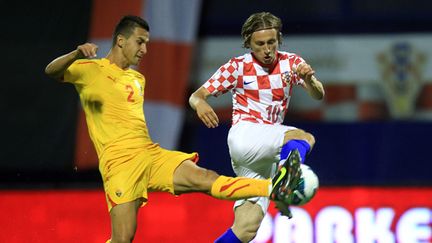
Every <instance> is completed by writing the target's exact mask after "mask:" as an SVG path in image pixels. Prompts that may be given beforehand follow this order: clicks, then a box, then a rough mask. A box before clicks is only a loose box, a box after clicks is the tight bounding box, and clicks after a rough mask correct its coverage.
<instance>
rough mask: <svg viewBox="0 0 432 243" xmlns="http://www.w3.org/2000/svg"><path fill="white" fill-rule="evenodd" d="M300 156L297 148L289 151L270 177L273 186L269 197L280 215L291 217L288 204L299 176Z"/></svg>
mask: <svg viewBox="0 0 432 243" xmlns="http://www.w3.org/2000/svg"><path fill="white" fill-rule="evenodd" d="M300 164H301V157H300V153H299V151H298V150H297V149H294V150H292V151H291V153H290V155H289V156H288V158H287V159H286V160H285V162H284V163H282V165H281V166H280V168H279V170H278V172H277V173H276V175H275V176H274V177H273V179H272V183H273V188H272V192H271V194H270V199H271V200H273V201H275V204H276V207H277V208H278V209H279V211H280V212H281V213H282V215H285V216H288V217H289V218H291V217H292V214H291V211H290V210H289V207H288V205H289V204H290V202H291V201H292V198H293V193H292V192H293V191H294V189H295V188H296V186H297V185H298V183H299V181H300V177H301V170H300Z"/></svg>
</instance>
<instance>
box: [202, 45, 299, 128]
mask: <svg viewBox="0 0 432 243" xmlns="http://www.w3.org/2000/svg"><path fill="white" fill-rule="evenodd" d="M302 62H304V60H303V59H302V58H301V57H300V56H298V55H296V54H293V53H288V52H278V55H277V62H276V64H275V65H274V66H273V67H272V68H268V67H265V66H263V65H261V64H260V63H259V62H258V61H257V60H256V59H255V58H254V57H253V56H252V55H251V54H250V53H248V54H244V55H243V56H239V57H236V58H233V59H231V60H230V61H229V62H227V63H226V64H224V65H223V66H221V67H220V68H219V69H218V70H217V71H216V73H214V74H213V76H212V77H211V78H210V79H209V80H207V82H206V83H204V85H203V87H204V88H206V89H207V90H208V91H209V92H210V93H211V94H212V95H213V96H219V95H221V94H224V93H226V92H228V91H231V92H232V94H233V114H232V122H233V124H235V123H237V122H239V121H240V120H245V121H251V122H255V123H265V124H274V123H278V124H280V123H282V122H283V120H284V117H285V114H286V111H287V108H288V104H289V100H290V98H291V93H292V88H293V86H294V85H302V84H303V82H304V81H303V80H302V79H300V77H298V76H297V75H296V74H295V73H294V72H293V71H292V70H293V68H295V67H296V66H298V65H299V64H300V63H302Z"/></svg>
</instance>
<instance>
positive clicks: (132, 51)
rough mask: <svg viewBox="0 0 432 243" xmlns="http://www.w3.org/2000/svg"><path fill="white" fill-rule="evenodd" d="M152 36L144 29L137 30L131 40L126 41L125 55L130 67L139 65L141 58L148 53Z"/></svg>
mask: <svg viewBox="0 0 432 243" xmlns="http://www.w3.org/2000/svg"><path fill="white" fill-rule="evenodd" d="M149 38H150V34H149V32H148V31H147V30H145V29H143V28H139V27H137V28H135V30H134V32H133V33H132V35H131V36H129V38H127V39H126V40H125V43H124V45H123V48H122V49H123V55H124V57H125V58H126V60H127V62H128V63H129V65H138V64H139V62H140V61H141V58H142V57H143V56H144V55H145V54H146V53H147V43H148V42H149V40H150V39H149Z"/></svg>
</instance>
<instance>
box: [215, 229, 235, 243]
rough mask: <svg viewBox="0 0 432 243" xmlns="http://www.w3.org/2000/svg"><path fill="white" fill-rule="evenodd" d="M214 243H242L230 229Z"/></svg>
mask: <svg viewBox="0 0 432 243" xmlns="http://www.w3.org/2000/svg"><path fill="white" fill-rule="evenodd" d="M214 243H241V241H240V240H239V238H237V236H236V235H235V234H234V232H233V231H232V229H231V228H230V229H228V230H227V231H226V232H225V233H223V235H221V236H219V238H217V239H216V241H215V242H214Z"/></svg>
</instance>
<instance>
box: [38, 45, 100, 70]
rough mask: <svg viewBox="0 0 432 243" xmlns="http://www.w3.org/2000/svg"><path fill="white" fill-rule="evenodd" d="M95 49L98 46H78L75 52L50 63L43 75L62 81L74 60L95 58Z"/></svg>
mask: <svg viewBox="0 0 432 243" xmlns="http://www.w3.org/2000/svg"><path fill="white" fill-rule="evenodd" d="M97 49H98V46H97V45H95V44H93V43H85V44H82V45H79V46H78V47H77V49H76V50H74V51H71V52H69V53H67V54H65V55H62V56H60V57H58V58H56V59H54V60H53V61H52V62H50V63H49V64H48V65H47V66H46V68H45V73H46V74H47V75H48V76H50V77H52V78H55V79H62V78H63V74H64V72H65V71H66V69H67V68H68V67H69V66H70V65H71V64H72V63H73V62H74V61H75V60H78V59H81V58H92V57H96V52H97Z"/></svg>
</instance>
